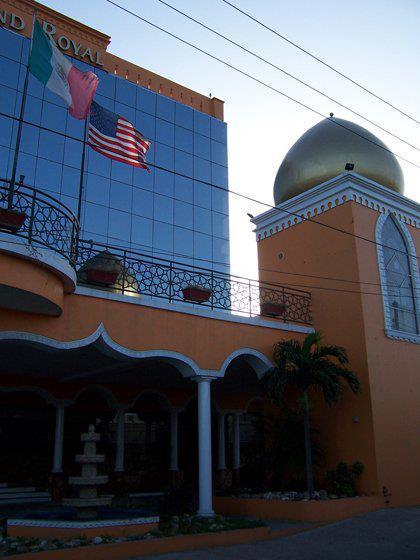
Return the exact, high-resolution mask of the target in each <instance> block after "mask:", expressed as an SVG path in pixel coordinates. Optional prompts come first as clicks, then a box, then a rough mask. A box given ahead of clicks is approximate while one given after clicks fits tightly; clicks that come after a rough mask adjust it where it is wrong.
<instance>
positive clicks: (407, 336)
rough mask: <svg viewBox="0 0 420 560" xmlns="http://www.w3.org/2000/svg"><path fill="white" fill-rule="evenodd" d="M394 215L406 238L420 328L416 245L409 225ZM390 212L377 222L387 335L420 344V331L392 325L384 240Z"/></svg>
mask: <svg viewBox="0 0 420 560" xmlns="http://www.w3.org/2000/svg"><path fill="white" fill-rule="evenodd" d="M392 215H393V217H394V221H395V224H396V225H397V227H398V228H399V230H400V233H401V235H402V236H403V238H404V241H405V243H406V246H407V249H408V260H409V265H410V269H411V270H410V272H411V279H412V286H413V294H414V309H415V313H416V321H417V330H419V328H420V274H419V266H418V262H417V257H416V247H415V245H414V242H413V238H412V237H411V235H410V232H409V231H408V228H407V226H406V225H405V224H404V223H403V222H402V221H401V219H400V218H399V216H397V215H396V212H393V213H392ZM389 216H390V214H388V213H387V214H381V215H380V216H379V218H378V220H377V222H376V228H375V240H376V242H377V246H376V247H377V253H378V267H379V276H380V279H381V288H382V306H383V310H384V321H385V334H386V335H387V337H389V338H392V339H394V340H402V341H404V342H413V343H415V344H420V333H419V332H418V333H417V334H413V333H407V332H404V331H399V330H396V329H394V328H393V327H392V317H391V313H390V310H389V304H388V286H387V279H386V268H385V255H384V250H383V246H382V245H383V241H382V230H383V226H384V224H385V221H386V220H387V219H388V217H389Z"/></svg>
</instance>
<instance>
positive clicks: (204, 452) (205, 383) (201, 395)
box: [195, 377, 214, 517]
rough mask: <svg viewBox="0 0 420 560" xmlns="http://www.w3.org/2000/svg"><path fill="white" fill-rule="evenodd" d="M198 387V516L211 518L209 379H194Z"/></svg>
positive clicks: (210, 379) (212, 512) (211, 379)
mask: <svg viewBox="0 0 420 560" xmlns="http://www.w3.org/2000/svg"><path fill="white" fill-rule="evenodd" d="M195 381H197V385H198V470H199V472H198V497H199V507H198V515H201V516H203V517H211V516H213V515H214V511H213V491H212V472H211V471H212V464H211V395H210V383H211V382H212V381H213V378H211V377H196V378H195Z"/></svg>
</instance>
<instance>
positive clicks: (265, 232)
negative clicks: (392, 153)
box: [253, 173, 420, 241]
mask: <svg viewBox="0 0 420 560" xmlns="http://www.w3.org/2000/svg"><path fill="white" fill-rule="evenodd" d="M346 202H355V203H357V204H360V205H362V206H365V207H366V208H370V209H371V210H374V211H375V212H380V213H383V214H388V213H390V212H393V213H394V214H395V215H396V216H397V217H398V219H399V221H400V222H401V223H405V224H407V225H410V226H412V227H414V228H419V229H420V212H419V211H418V210H417V208H420V207H419V205H418V204H416V203H415V202H413V201H410V200H408V199H404V197H402V196H401V195H398V194H396V193H394V192H393V191H390V189H387V188H385V187H383V186H382V185H379V184H378V183H375V182H374V181H370V180H367V179H365V178H364V177H361V176H358V175H357V174H354V173H351V174H350V173H349V174H343V175H339V176H338V177H336V178H334V179H331V180H330V181H327V182H326V183H323V184H322V185H318V186H317V187H313V189H311V190H310V191H307V192H305V193H303V194H302V195H298V196H297V197H296V201H295V204H293V205H291V204H290V201H288V202H286V203H283V204H282V205H280V206H278V207H277V208H275V209H273V210H268V211H267V212H265V213H264V214H261V215H260V216H257V217H256V218H255V219H254V220H253V223H255V224H256V225H257V227H256V229H255V232H256V238H257V241H261V240H263V239H265V238H266V237H270V236H271V235H274V234H276V233H279V232H280V231H282V230H285V229H288V228H290V227H293V226H295V225H297V224H299V223H301V222H303V221H304V220H307V219H311V218H312V219H313V218H316V217H317V216H319V215H320V214H323V213H325V212H328V211H329V210H331V209H332V208H335V207H336V206H340V205H342V204H345V203H346ZM403 206H406V208H403ZM283 208H284V210H283ZM290 212H293V213H294V214H298V215H299V216H294V215H291V214H290ZM264 222H265V223H264ZM267 222H269V223H267Z"/></svg>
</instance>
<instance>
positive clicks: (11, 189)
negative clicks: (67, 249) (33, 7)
mask: <svg viewBox="0 0 420 560" xmlns="http://www.w3.org/2000/svg"><path fill="white" fill-rule="evenodd" d="M35 18H36V11H35V12H34V15H33V18H32V36H31V48H30V50H29V56H28V63H27V65H26V73H25V82H24V84H23V92H22V103H21V104H20V113H19V124H18V130H17V135H16V144H15V155H14V158H13V166H12V175H11V177H10V186H9V195H8V199H7V206H8V208H12V206H13V195H14V192H15V183H16V171H17V164H18V157H19V149H20V141H21V138H22V127H23V116H24V114H25V107H26V98H27V93H28V81H29V60H30V56H31V49H32V41H33V37H34V26H35Z"/></svg>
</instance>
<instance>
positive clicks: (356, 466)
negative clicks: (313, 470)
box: [327, 461, 364, 496]
mask: <svg viewBox="0 0 420 560" xmlns="http://www.w3.org/2000/svg"><path fill="white" fill-rule="evenodd" d="M363 470H364V466H363V465H362V463H360V462H359V461H356V462H355V463H353V464H352V465H351V466H349V465H348V464H347V463H343V462H341V463H338V465H337V467H336V468H335V469H331V470H329V471H328V472H327V479H328V481H329V482H330V484H331V489H332V491H333V493H334V494H337V496H355V495H356V488H355V486H356V480H357V478H359V476H360V475H361V474H362V472H363Z"/></svg>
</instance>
